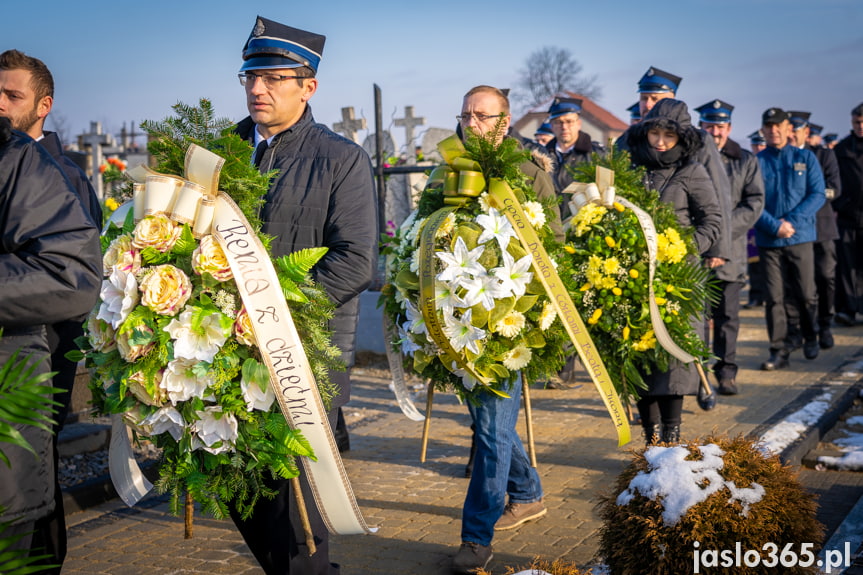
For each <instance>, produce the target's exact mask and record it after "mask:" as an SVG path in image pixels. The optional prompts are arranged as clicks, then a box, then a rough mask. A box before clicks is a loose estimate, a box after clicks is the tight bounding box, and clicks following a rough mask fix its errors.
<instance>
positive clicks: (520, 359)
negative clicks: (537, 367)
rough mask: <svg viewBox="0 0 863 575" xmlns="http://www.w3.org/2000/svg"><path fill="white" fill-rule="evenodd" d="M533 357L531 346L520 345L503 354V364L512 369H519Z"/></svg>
mask: <svg viewBox="0 0 863 575" xmlns="http://www.w3.org/2000/svg"><path fill="white" fill-rule="evenodd" d="M531 357H533V352H532V351H530V348H528V347H525V346H523V345H520V346H518V347H516V348H514V349H511V350H509V351H508V352H506V354H505V355H504V356H503V366H504V367H505V368H507V369H508V370H510V371H518V370H520V369H524V367H525V366H526V365H527V364H529V363H530V359H531Z"/></svg>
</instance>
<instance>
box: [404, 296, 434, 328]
mask: <svg viewBox="0 0 863 575" xmlns="http://www.w3.org/2000/svg"><path fill="white" fill-rule="evenodd" d="M406 303H407V305H406V306H405V315H407V318H408V321H407V322H406V323H405V326H408V327H406V329H407V331H409V332H411V333H415V334H417V335H419V334H427V333H428V326H426V320H425V318H424V317H423V314H422V313H421V312H420V310H418V309H417V308H416V306H415V305H414V304H413V303H411V302H406Z"/></svg>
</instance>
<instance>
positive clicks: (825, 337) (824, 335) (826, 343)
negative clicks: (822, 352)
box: [818, 328, 835, 349]
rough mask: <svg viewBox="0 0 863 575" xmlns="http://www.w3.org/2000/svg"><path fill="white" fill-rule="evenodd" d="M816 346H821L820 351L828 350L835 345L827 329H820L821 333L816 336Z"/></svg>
mask: <svg viewBox="0 0 863 575" xmlns="http://www.w3.org/2000/svg"><path fill="white" fill-rule="evenodd" d="M818 345H820V346H821V349H830V348H831V347H833V346H834V345H835V343H834V342H833V334H832V333H830V330H829V329H823V328H822V329H821V333H819V334H818Z"/></svg>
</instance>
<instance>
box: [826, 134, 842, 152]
mask: <svg viewBox="0 0 863 575" xmlns="http://www.w3.org/2000/svg"><path fill="white" fill-rule="evenodd" d="M837 143H839V134H834V133H833V132H831V133H829V134H824V147H825V148H830V149H831V150H832V149H833V148H835V147H836V144H837Z"/></svg>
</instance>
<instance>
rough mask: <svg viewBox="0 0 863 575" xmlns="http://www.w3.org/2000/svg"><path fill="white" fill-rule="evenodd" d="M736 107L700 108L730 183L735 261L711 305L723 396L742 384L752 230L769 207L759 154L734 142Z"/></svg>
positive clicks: (722, 273)
mask: <svg viewBox="0 0 863 575" xmlns="http://www.w3.org/2000/svg"><path fill="white" fill-rule="evenodd" d="M733 110H734V106H732V105H731V104H729V103H727V102H724V101H722V100H713V101H711V102H708V103H706V104H704V105H702V106H700V107H698V108H696V109H695V111H696V112H698V114H699V124H700V126H701V129H703V130H704V131H706V132H707V133H708V134H710V135H711V136H713V141H714V143H715V144H716V147H717V148H718V149H719V155H720V157H721V158H722V161H723V163H724V164H725V170H726V172H727V174H728V179H729V181H730V184H731V260H729V261H728V262H727V263H726V264H725V265H724V266H720V267H718V268H715V269H714V270H713V272H714V274H715V276H716V279H717V280H718V283H719V288H720V298H719V301H717V302H716V303H715V304H713V306H712V310H711V312H712V317H713V334H712V336H713V355H715V356H716V357H717V361H716V363H715V364H714V366H713V373H714V374H715V376H716V379H717V380H718V381H719V393H720V394H722V395H734V394H736V393H737V392H738V387H737V386H738V384H737V371H738V365H737V334H738V332H739V330H740V292H741V291H742V289H743V285H744V283H745V282H746V262H747V245H746V244H747V241H746V240H747V232H748V231H749V230H750V229H752V227H753V226H754V225H755V222H756V220H758V217H759V216H760V215H761V210H762V209H763V208H764V181H763V180H762V179H761V168H760V167H759V165H758V160H757V159H756V158H755V155H754V154H752V153H750V152H749V151H748V150H744V149H743V148H741V147H740V144H738V143H737V142H735V141H734V140H732V139H731V138H730V137H729V135H730V134H731V113H732V111H733Z"/></svg>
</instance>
